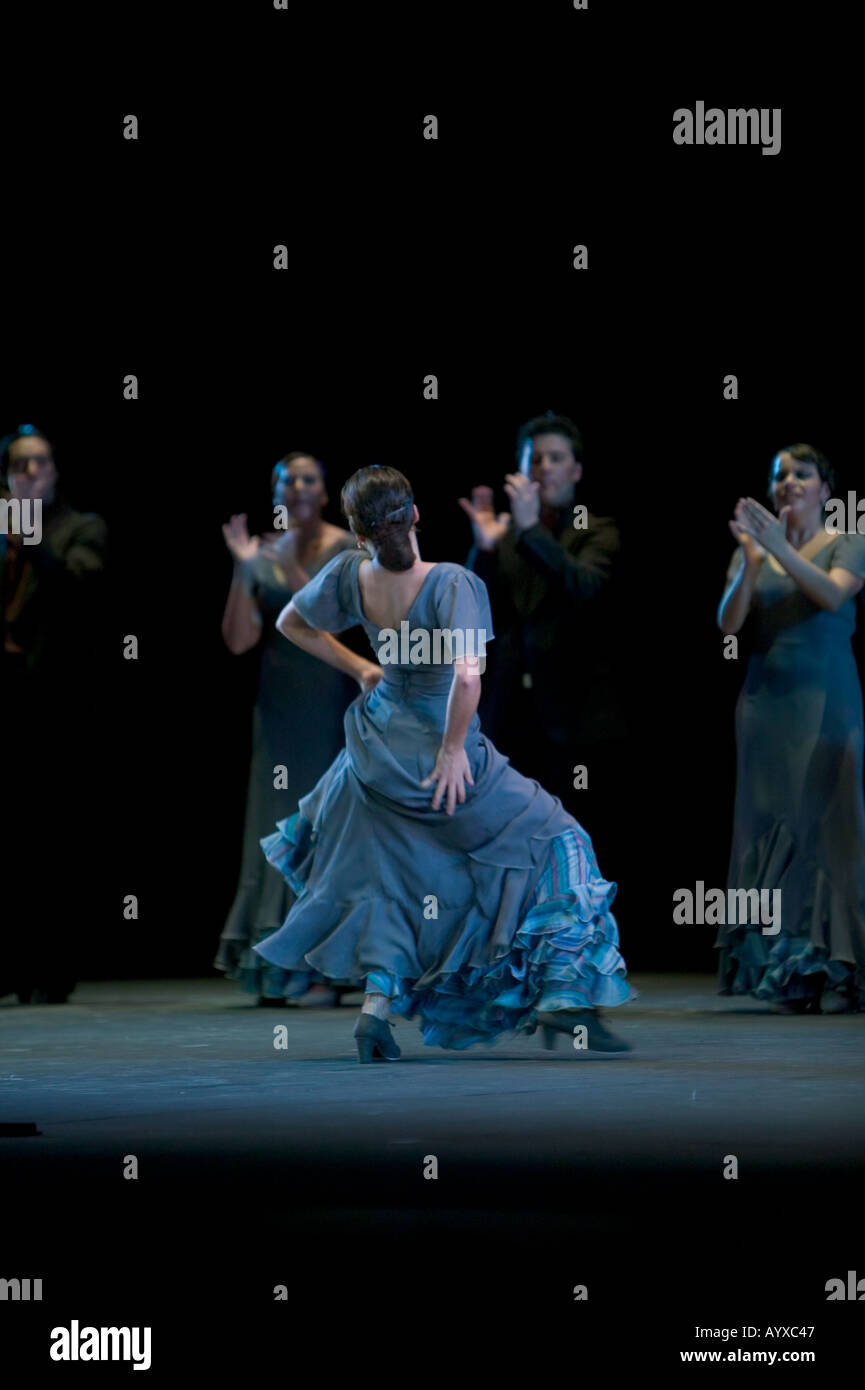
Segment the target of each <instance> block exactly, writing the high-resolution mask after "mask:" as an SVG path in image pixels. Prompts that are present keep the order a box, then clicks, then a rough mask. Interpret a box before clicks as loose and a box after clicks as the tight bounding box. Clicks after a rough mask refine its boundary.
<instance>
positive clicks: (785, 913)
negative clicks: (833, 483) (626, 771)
mask: <svg viewBox="0 0 865 1390" xmlns="http://www.w3.org/2000/svg"><path fill="white" fill-rule="evenodd" d="M811 562H812V564H814V565H816V566H817V567H818V568H819V569H822V570H824V571H825V572H826V573H827V574H828V573H829V571H830V570H832V569H843V570H846V571H847V572H848V573H850V574H854V575H856V577H857V578H859V579H865V536H860V535H856V534H846V533H842V534H839V535H836V536H835V537H834V538H827V542H826V544H825V546H823V547H822V549H820V550H819V551H817V552H816V554H814V555H812V556H811ZM738 564H739V555H738V552H737V554H735V555H734V556H733V559H732V560H731V562H730V568H729V570H728V574H727V578H728V582H729V580H731V579H732V578H733V577H734V575H735V573H736V571H737V569H738ZM856 603H857V600H856V599H855V598H848V599H846V600H845V602H844V603H842V604H841V606H840V608H838V609H837V610H836V611H835V612H832V611H831V610H830V609H826V608H819V607H818V606H817V604H816V603H813V602H812V600H811V599H809V598H808V597H807V595H805V594H804V593H803V592H802V591H801V589H800V588H799V587H798V585H797V584H796V583H795V582H794V580H792V579H791V578H790V576H789V575H788V574H786V573H781V572H779V571H778V570H776V569H775V567H774V566H773V565H772V564H771V563H770V560H769V557H768V556H766V557H764V559H763V563H762V567H761V569H760V572H759V575H758V578H757V582H756V585H755V589H754V602H753V610H752V613H751V615H750V618H749V623H750V626H751V632H752V637H753V644H752V651H751V655H750V657H749V660H748V668H747V671H746V674H745V681H744V684H743V686H742V690H741V692H740V694H739V699H738V703H737V705H736V747H737V771H736V808H735V816H734V824H733V843H732V847H731V852H730V868H729V875H728V880H727V884H728V887H729V888H744V889H757V890H759V891H761V892H763V891H765V892H772V891H774V890H777V891H778V892H779V893H780V902H781V922H780V930H777V931H776V932H774V934H769V933H766V932H765V931H764V929H763V927H762V926H760V925H756V926H755V925H744V926H743V925H739V924H737V923H727V924H726V925H725V926H723V927H722V928H721V929H720V931H719V933H718V936H717V939H716V942H715V945H716V947H718V948H719V951H720V984H721V991H720V992H721V993H722V994H733V995H738V994H750V995H753V996H754V997H755V998H757V999H762V1000H765V1001H767V1002H768V1003H770V1004H782V1005H784V1004H793V1003H794V1001H801V1002H802V1003H805V1004H809V1003H811V1001H814V1002H817V1003H819V1002H821V1000H822V1006H823V1008H824V1009H825V1008H826V1007H827V1006H828V1001H830V1000H832V1007H831V1012H844V1011H849V1012H855V1013H861V1012H865V796H863V788H862V770H863V755H865V718H863V709H862V687H861V685H860V682H859V674H858V670H857V667H856V659H855V657H854V655H853V649H852V646H851V638H852V636H853V633H854V631H855V628H856ZM833 996H834V999H833ZM839 1005H840V1006H842V1007H838V1006H839Z"/></svg>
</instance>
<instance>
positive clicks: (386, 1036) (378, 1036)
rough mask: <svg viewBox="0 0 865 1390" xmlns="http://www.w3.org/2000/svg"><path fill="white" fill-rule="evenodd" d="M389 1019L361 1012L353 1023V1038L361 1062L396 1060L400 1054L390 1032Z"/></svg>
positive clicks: (391, 1025)
mask: <svg viewBox="0 0 865 1390" xmlns="http://www.w3.org/2000/svg"><path fill="white" fill-rule="evenodd" d="M393 1026H394V1025H393V1024H392V1023H391V1022H390V1020H389V1019H387V1020H386V1019H383V1018H377V1017H376V1015H375V1014H361V1016H360V1018H359V1019H358V1021H357V1023H356V1024H355V1025H354V1040H355V1042H356V1043H357V1055H358V1058H359V1059H360V1061H361V1062H396V1061H397V1060H398V1058H400V1057H401V1056H402V1053H401V1052H400V1050H399V1048H398V1047H397V1045H396V1043H395V1041H394V1039H393V1036H392V1034H391V1032H390V1030H391V1028H393Z"/></svg>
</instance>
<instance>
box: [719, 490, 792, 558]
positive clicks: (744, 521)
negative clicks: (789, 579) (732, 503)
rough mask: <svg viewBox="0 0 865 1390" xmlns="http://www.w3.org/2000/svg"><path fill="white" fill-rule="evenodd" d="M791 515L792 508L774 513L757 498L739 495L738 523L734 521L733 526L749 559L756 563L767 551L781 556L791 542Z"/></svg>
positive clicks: (731, 524)
mask: <svg viewBox="0 0 865 1390" xmlns="http://www.w3.org/2000/svg"><path fill="white" fill-rule="evenodd" d="M789 514H790V508H789V507H782V508H781V511H780V512H779V514H778V516H773V515H772V513H771V512H770V511H768V510H767V508H766V507H764V506H762V505H761V503H759V502H755V501H754V498H753V497H740V498H739V501H738V502H737V503H736V510H735V512H734V516H735V522H731V523H730V529H731V531H733V534H734V535H735V536H736V539H737V540H738V541H739V544H740V545H741V546H742V548H743V549H744V551H745V558H746V560H749V561H751V562H752V563H753V564H756V563H757V560H758V559H760V560H762V558H763V556H764V555H765V554H766V552H767V551H768V553H769V554H770V555H775V556H776V557H779V558H780V555H781V554H782V553H783V551H784V550H785V549H786V548H787V547H788V546H789V544H790V543H789V541H788V540H787V517H788V516H789ZM734 527H735V529H734ZM737 533H738V534H737ZM749 541H750V542H751V543H750V544H749V543H748V542H749Z"/></svg>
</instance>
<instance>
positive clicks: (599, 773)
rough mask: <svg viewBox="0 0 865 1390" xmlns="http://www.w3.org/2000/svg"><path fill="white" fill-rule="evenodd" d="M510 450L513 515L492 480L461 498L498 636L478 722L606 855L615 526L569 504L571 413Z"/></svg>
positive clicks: (618, 749) (620, 748) (613, 798)
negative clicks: (515, 466)
mask: <svg viewBox="0 0 865 1390" xmlns="http://www.w3.org/2000/svg"><path fill="white" fill-rule="evenodd" d="M527 446H528V447H527ZM529 450H530V452H529ZM517 458H518V459H523V458H527V459H528V471H527V472H525V471H520V472H515V473H511V474H508V475H507V478H506V481H505V491H506V492H507V494H508V497H509V499H510V507H511V510H510V513H506V512H505V513H500V514H499V515H498V516H496V514H495V512H494V510H493V505H492V503H493V494H492V489H491V488H489V487H477V488H474V489H473V491H472V499H471V501H470V502H469V501H468V500H467V499H465V498H461V499H460V505H461V506H462V507H463V510H464V511H465V512H466V513H467V515H468V516H469V518H470V520H471V522H472V529H473V532H474V545H473V547H472V550H471V552H470V554H469V557H468V560H467V561H466V564H467V568H469V569H472V570H474V572H475V573H476V574H478V575H479V576H480V578H482V579H483V580H484V582H485V583H486V585H487V588H488V589H489V593H490V601H491V604H492V612H493V623H494V625H495V633H496V640H495V641H494V642H493V643H491V644H490V649H489V653H488V656H487V670H486V679H485V681H484V692H483V695H482V698H481V706H480V717H481V726H482V728H483V729H484V732H485V733H487V734H488V735H489V737H490V738H491V739H492V740H493V742H494V743H495V744H496V745H497V746H498V747H499V748H500V749H501V751H502V752H504V753H506V754H507V755H508V756H509V757H510V758H511V760H512V761H513V763H514V765H515V766H516V767H517V768H519V770H520V771H521V772H523V773H524V774H525V775H526V776H529V777H534V778H536V779H537V780H538V781H539V782H540V783H541V784H542V785H543V786H544V787H546V789H547V790H548V791H551V792H552V793H553V794H554V795H556V796H559V797H560V798H561V800H562V802H563V803H564V804H565V806H567V808H568V810H569V811H571V813H572V814H573V815H574V816H575V817H576V819H577V820H579V821H580V823H581V824H585V827H586V829H587V830H588V832H589V834H590V835H591V837H592V840H593V842H595V844H596V846H597V845H600V849H599V854H600V856H601V857H603V855H604V853H605V852H610V851H613V852H615V850H614V847H615V844H616V843H617V841H616V839H615V837H614V826H615V824H616V812H617V804H618V807H619V810H620V808H621V798H622V796H623V786H622V777H623V774H624V740H625V737H626V733H627V729H626V723H625V715H624V709H623V701H622V697H621V693H620V680H619V677H618V675H617V671H616V665H615V660H614V656H613V646H614V642H615V637H616V633H615V628H614V621H615V620H614V613H613V607H614V604H613V598H614V582H613V581H614V571H615V566H616V560H617V557H618V554H619V549H620V536H619V529H618V527H617V525H616V523H615V522H614V521H613V520H612V519H611V518H609V517H598V516H594V515H592V514H591V513H590V512H589V511H588V510H587V508H586V507H584V506H582V505H580V504H579V503H578V502H577V487H578V484H579V483H580V481H581V479H582V476H583V449H582V439H581V436H580V432H579V430H578V429H577V427H576V425H575V424H574V423H573V421H571V420H569V419H567V418H566V417H565V416H561V415H553V414H552V413H549V414H547V415H544V416H539V417H537V418H535V419H533V420H529V421H527V422H526V424H524V425H523V426H522V427H521V429H520V431H519V434H518V436H517ZM580 767H584V768H585V769H586V771H585V774H582V773H581V772H579V771H578V769H579V768H580ZM575 781H576V782H583V781H585V782H586V785H584V786H581V787H579V788H576V787H575V786H574V783H575Z"/></svg>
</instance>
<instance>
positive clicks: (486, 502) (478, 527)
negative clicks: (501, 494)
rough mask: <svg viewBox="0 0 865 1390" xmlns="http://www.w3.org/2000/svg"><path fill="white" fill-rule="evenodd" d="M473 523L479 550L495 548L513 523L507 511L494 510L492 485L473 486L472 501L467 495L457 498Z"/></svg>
mask: <svg viewBox="0 0 865 1390" xmlns="http://www.w3.org/2000/svg"><path fill="white" fill-rule="evenodd" d="M457 500H458V501H459V504H460V506H461V507H462V509H463V511H464V512H465V514H466V516H467V517H468V519H469V521H470V522H471V524H472V531H473V532H474V538H475V545H476V546H477V548H478V550H495V548H496V546H497V545H498V543H499V541H500V540H501V538H502V536H503V535H504V534H505V532H506V531H507V529H508V527H509V526H510V524H511V519H510V517H509V515H508V513H507V512H499V515H498V516H496V514H495V512H494V511H493V490H492V488H491V487H473V488H472V500H471V502H470V501H469V500H468V498H467V497H460V498H458V499H457Z"/></svg>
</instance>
